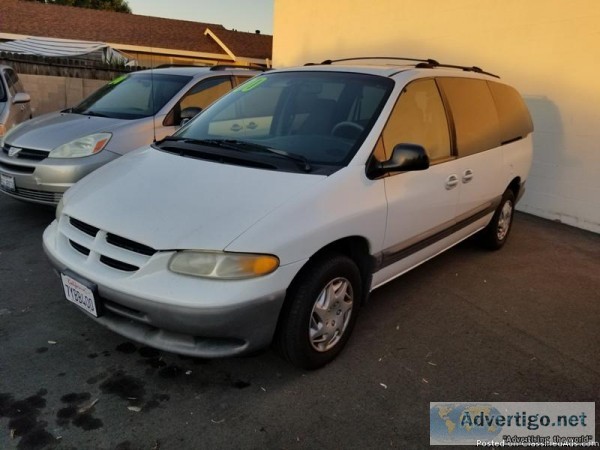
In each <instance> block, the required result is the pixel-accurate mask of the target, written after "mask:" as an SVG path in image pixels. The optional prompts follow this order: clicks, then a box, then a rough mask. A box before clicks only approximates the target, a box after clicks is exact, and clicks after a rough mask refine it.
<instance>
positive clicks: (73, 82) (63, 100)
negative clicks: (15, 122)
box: [19, 74, 106, 117]
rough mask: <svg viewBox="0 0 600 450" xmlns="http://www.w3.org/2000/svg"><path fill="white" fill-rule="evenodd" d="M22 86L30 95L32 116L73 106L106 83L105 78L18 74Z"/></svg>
mask: <svg viewBox="0 0 600 450" xmlns="http://www.w3.org/2000/svg"><path fill="white" fill-rule="evenodd" d="M19 78H20V79H21V82H22V83H23V87H24V88H25V90H26V91H27V93H28V94H29V95H30V96H31V108H32V112H33V116H34V117H37V116H39V115H41V114H45V113H47V112H52V111H58V110H61V109H65V108H67V107H70V106H74V105H76V104H77V103H79V102H80V101H81V100H83V99H84V98H85V97H87V96H88V95H90V94H91V93H92V92H94V91H95V90H97V89H98V88H99V87H101V86H103V85H104V84H106V80H89V79H85V78H67V77H53V76H46V75H26V74H21V75H19Z"/></svg>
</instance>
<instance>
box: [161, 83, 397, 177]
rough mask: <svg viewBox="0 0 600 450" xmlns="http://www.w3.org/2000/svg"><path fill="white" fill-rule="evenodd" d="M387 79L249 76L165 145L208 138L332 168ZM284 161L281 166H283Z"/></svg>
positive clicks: (368, 120) (227, 147)
mask: <svg viewBox="0 0 600 450" xmlns="http://www.w3.org/2000/svg"><path fill="white" fill-rule="evenodd" d="M392 87H393V81H392V80H391V79H389V78H385V77H381V76H376V75H367V74H357V73H348V72H324V71H312V72H309V71H307V72H279V73H267V74H264V75H261V76H258V77H255V78H252V79H250V80H249V81H247V82H246V83H244V84H242V85H241V86H239V87H238V88H236V89H235V90H234V91H232V92H231V93H229V94H227V95H225V96H224V97H222V98H221V99H220V100H218V101H217V102H216V103H214V104H213V105H212V106H211V107H210V108H208V109H206V110H205V111H204V112H203V113H202V114H200V115H198V116H197V117H196V118H195V119H194V120H193V121H191V122H190V123H189V124H188V125H187V126H185V127H184V128H182V129H181V130H179V132H177V133H176V134H175V135H174V136H172V137H170V138H168V144H167V145H168V146H169V148H172V147H173V146H176V145H177V141H181V145H182V146H186V147H189V146H190V145H199V146H208V147H214V148H216V149H217V150H214V149H213V153H214V151H219V150H218V149H222V151H227V152H231V151H236V152H240V153H246V155H244V156H243V157H244V158H246V159H247V158H248V157H250V156H249V155H251V154H255V155H259V157H260V158H262V159H263V160H264V158H268V159H269V163H272V164H276V165H277V161H281V162H282V164H284V165H285V166H290V165H291V166H292V167H295V168H296V169H297V170H299V171H306V172H312V171H314V169H315V168H317V169H318V168H319V167H320V168H321V169H322V168H323V166H329V167H330V168H334V170H337V168H339V167H342V166H344V165H346V164H347V163H348V162H349V161H350V160H351V159H352V157H353V156H354V154H355V153H356V151H357V150H358V148H359V147H360V145H361V144H362V142H363V141H364V139H365V138H366V136H367V135H368V134H369V131H370V129H371V127H372V126H373V124H374V122H375V120H376V119H377V117H378V116H379V112H380V111H381V109H382V108H383V105H384V104H385V101H386V100H387V98H388V96H389V94H390V92H391V90H392ZM286 169H287V167H286Z"/></svg>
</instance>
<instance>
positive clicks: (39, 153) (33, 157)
mask: <svg viewBox="0 0 600 450" xmlns="http://www.w3.org/2000/svg"><path fill="white" fill-rule="evenodd" d="M11 148H12V145H8V144H4V147H2V151H3V152H4V153H6V154H7V155H8V152H9V150H10V149H11ZM48 153H49V152H47V151H44V150H35V149H32V148H22V149H21V151H20V152H19V153H17V155H16V156H13V158H15V159H28V160H30V161H41V160H43V159H46V158H47V157H48Z"/></svg>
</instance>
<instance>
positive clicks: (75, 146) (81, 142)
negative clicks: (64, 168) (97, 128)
mask: <svg viewBox="0 0 600 450" xmlns="http://www.w3.org/2000/svg"><path fill="white" fill-rule="evenodd" d="M111 136H112V134H110V133H96V134H90V135H89V136H85V137H82V138H79V139H75V140H74V141H71V142H69V143H67V144H63V145H61V146H60V147H56V148H55V149H54V150H52V151H51V152H50V154H49V155H48V156H49V157H50V158H81V157H83V156H90V155H93V154H94V153H98V152H99V151H101V150H102V149H103V148H104V147H106V144H108V141H110V138H111Z"/></svg>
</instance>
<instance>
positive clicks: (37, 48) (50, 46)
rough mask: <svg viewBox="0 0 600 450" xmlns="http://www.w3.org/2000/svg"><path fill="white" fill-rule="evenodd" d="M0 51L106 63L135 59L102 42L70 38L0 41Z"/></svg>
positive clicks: (119, 62) (31, 38)
mask: <svg viewBox="0 0 600 450" xmlns="http://www.w3.org/2000/svg"><path fill="white" fill-rule="evenodd" d="M0 52H12V53H19V54H22V55H38V56H50V57H55V58H78V59H86V60H90V61H101V62H103V63H108V64H125V65H131V64H135V61H133V60H130V58H129V57H128V56H127V55H126V54H125V53H122V52H120V51H118V50H115V49H114V48H111V47H110V46H108V45H107V44H105V43H103V42H90V41H74V40H70V39H53V38H43V37H28V38H25V39H18V40H16V41H8V42H3V43H0ZM128 63H129V64H128Z"/></svg>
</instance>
